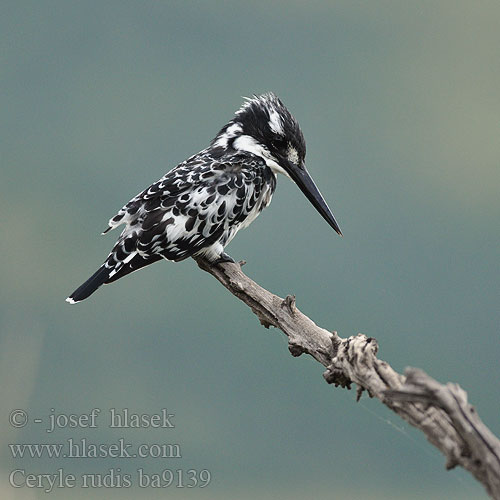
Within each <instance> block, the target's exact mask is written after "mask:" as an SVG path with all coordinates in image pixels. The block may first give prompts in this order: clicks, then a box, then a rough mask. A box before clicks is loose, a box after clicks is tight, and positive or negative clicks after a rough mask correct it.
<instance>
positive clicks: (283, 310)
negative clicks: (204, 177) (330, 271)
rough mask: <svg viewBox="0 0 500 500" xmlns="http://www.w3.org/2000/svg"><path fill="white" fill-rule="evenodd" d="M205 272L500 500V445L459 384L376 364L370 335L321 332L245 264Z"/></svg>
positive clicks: (330, 375) (332, 379) (295, 350)
mask: <svg viewBox="0 0 500 500" xmlns="http://www.w3.org/2000/svg"><path fill="white" fill-rule="evenodd" d="M195 260H196V262H197V263H198V266H199V267H200V268H201V269H203V270H204V271H206V272H208V273H210V274H211V275H212V276H214V277H215V278H216V279H217V280H219V281H220V282H221V283H222V284H223V285H224V286H225V287H226V288H227V289H228V290H229V291H230V292H231V293H232V294H233V295H235V296H236V297H237V298H239V299H240V300H241V301H243V302H244V303H245V304H247V305H248V306H249V307H250V308H251V309H252V311H253V312H254V313H255V314H256V315H257V317H258V318H259V320H260V322H261V324H262V325H264V326H265V327H266V328H269V327H270V326H274V327H276V328H279V329H280V330H281V331H282V332H283V333H285V335H286V336H287V337H288V349H289V351H290V353H291V354H292V356H300V355H301V354H303V353H306V354H309V355H310V356H312V357H313V358H314V359H315V360H317V361H318V362H319V363H321V364H322V365H323V366H324V367H326V371H325V372H324V373H323V377H324V378H325V380H326V381H327V382H328V383H329V384H334V385H335V386H340V387H345V388H348V389H350V387H351V384H352V383H355V384H356V385H357V399H359V398H360V397H361V394H362V392H363V391H366V392H367V393H368V394H369V395H370V396H371V397H375V398H377V399H379V400H380V401H381V402H382V403H383V404H384V405H386V406H387V407H388V408H390V409H391V410H392V411H394V412H395V413H396V414H398V415H399V416H400V417H401V418H403V419H404V420H406V421H407V422H408V423H409V424H411V425H413V426H414V427H416V428H417V429H420V430H421V431H422V432H423V433H424V434H425V436H426V437H427V439H428V440H429V442H431V443H432V444H433V445H434V446H436V447H437V448H438V449H439V450H440V451H441V452H442V453H443V454H444V455H445V457H446V459H447V461H446V467H447V468H448V469H452V468H453V467H455V466H457V465H459V466H461V467H463V468H464V469H466V470H468V471H469V472H471V473H472V474H473V475H474V477H475V478H476V479H477V480H478V481H479V482H481V483H482V484H483V486H484V487H485V488H486V491H487V492H488V494H489V495H490V496H491V497H492V498H495V499H500V441H499V440H498V438H496V437H495V436H494V435H493V433H492V432H491V431H490V430H489V429H488V428H487V427H486V426H485V425H484V424H483V422H482V421H481V419H480V418H479V416H478V415H477V413H476V412H475V410H474V408H473V407H472V406H470V405H469V404H468V402H467V393H466V392H465V391H464V390H462V389H461V388H460V387H459V386H458V385H457V384H450V383H449V384H446V385H442V384H440V383H439V382H437V381H436V380H434V379H432V378H431V377H429V376H428V375H426V374H425V373H424V372H423V371H421V370H418V369H416V368H407V369H406V371H405V375H401V374H399V373H397V372H396V371H394V370H393V369H392V368H391V367H390V365H389V364H388V363H386V362H385V361H381V360H379V359H378V358H377V357H376V354H377V351H378V344H377V341H376V340H375V339H373V338H371V337H366V336H365V335H363V334H361V333H360V334H358V335H356V336H355V337H349V338H346V339H343V338H340V337H339V336H338V335H337V333H336V332H329V331H328V330H325V329H324V328H321V327H319V326H317V325H316V324H315V323H314V322H313V321H312V320H311V319H310V318H308V317H307V316H306V315H304V314H303V313H301V312H300V311H299V309H298V308H297V306H296V304H295V297H294V296H290V295H289V296H287V297H286V298H285V299H283V298H281V297H278V296H277V295H274V294H273V293H271V292H269V291H268V290H266V289H264V288H262V287H261V286H259V285H258V284H257V283H255V282H254V281H252V280H251V279H250V278H249V277H248V276H246V275H245V274H244V273H243V272H242V270H241V265H243V264H244V262H240V263H239V264H232V263H222V264H217V265H211V264H210V263H209V262H208V261H206V260H204V259H200V258H196V259H195Z"/></svg>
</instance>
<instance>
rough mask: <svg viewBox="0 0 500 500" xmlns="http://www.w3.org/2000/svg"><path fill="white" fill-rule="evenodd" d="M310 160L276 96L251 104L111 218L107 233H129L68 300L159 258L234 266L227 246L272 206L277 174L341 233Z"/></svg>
mask: <svg viewBox="0 0 500 500" xmlns="http://www.w3.org/2000/svg"><path fill="white" fill-rule="evenodd" d="M305 155H306V144H305V141H304V136H303V135H302V131H301V130H300V127H299V124H298V123H297V121H296V120H295V118H294V117H293V116H292V115H291V114H290V112H289V111H288V110H287V108H286V107H285V106H284V105H283V103H282V102H281V100H280V99H279V98H278V97H277V96H276V95H274V94H273V93H267V94H263V95H260V96H253V97H252V98H249V99H246V101H245V102H244V103H243V105H242V106H241V108H240V109H239V110H238V111H236V113H235V116H234V118H233V119H232V120H231V121H230V122H229V123H228V124H227V125H225V126H224V127H223V128H222V129H221V130H220V132H219V133H218V134H217V136H216V137H215V139H214V140H213V141H212V142H211V143H210V145H209V146H208V148H206V149H204V150H202V151H200V152H199V153H198V154H195V155H194V156H191V157H190V158H188V159H187V160H185V161H184V162H182V163H180V164H179V165H177V166H176V167H175V168H173V169H172V170H170V171H169V172H167V173H166V174H165V175H164V176H163V177H162V178H161V179H160V180H158V181H157V182H155V183H153V184H152V185H151V186H149V187H148V188H147V189H145V190H144V191H142V192H141V193H139V194H138V195H137V196H136V197H135V198H132V199H131V200H130V201H129V202H128V203H127V204H126V205H125V206H124V207H123V208H122V209H121V210H120V211H119V212H118V214H117V215H115V216H114V217H113V218H112V219H110V221H109V227H108V228H107V229H106V231H104V233H107V232H108V231H109V230H110V229H114V228H115V227H117V226H119V225H121V224H124V225H125V228H124V229H123V231H122V233H121V234H120V236H119V238H118V241H117V242H116V244H115V246H114V247H113V249H112V250H111V252H110V254H109V255H108V257H107V259H106V261H105V262H104V264H103V265H102V266H101V267H100V268H99V269H98V270H97V271H96V272H95V273H94V274H93V275H92V276H91V277H90V278H89V279H88V280H87V281H86V282H85V283H83V285H81V286H80V287H79V288H77V289H76V290H75V291H74V292H73V293H72V294H71V295H70V296H69V297H68V298H67V299H66V300H67V302H69V303H71V304H75V303H76V302H80V301H82V300H84V299H86V298H87V297H88V296H89V295H91V294H92V293H94V292H95V291H96V290H97V289H98V288H99V287H100V286H101V285H103V284H108V283H112V282H113V281H116V280H118V279H120V278H122V277H123V276H125V275H127V274H129V273H131V272H133V271H137V270H138V269H141V268H142V267H144V266H147V265H149V264H152V263H153V262H157V261H159V260H161V259H166V260H171V261H174V262H178V261H181V260H184V259H186V258H187V257H190V256H202V257H205V258H206V259H208V260H209V261H212V262H214V263H219V262H225V261H226V262H227V261H229V262H234V261H233V260H232V259H231V257H230V256H229V255H227V254H226V253H225V252H224V248H225V247H226V245H227V244H228V243H229V242H230V241H231V240H232V239H233V238H234V236H235V235H236V233H237V232H238V231H239V230H240V229H243V228H245V227H247V226H248V225H249V224H250V223H251V222H252V221H253V220H254V219H255V218H256V217H257V216H258V215H259V214H260V212H261V211H262V210H263V209H264V208H265V207H267V206H268V205H269V203H270V202H271V197H272V195H273V193H274V190H275V188H276V178H277V174H283V175H285V176H287V177H289V178H291V179H292V181H294V182H295V183H296V184H297V186H298V187H299V188H300V189H301V190H302V192H303V193H304V194H305V195H306V196H307V198H308V199H309V201H310V202H311V203H312V204H313V205H314V207H315V208H316V210H317V211H318V212H319V213H320V214H321V215H322V216H323V218H324V219H325V220H326V221H327V222H328V224H329V225H330V226H331V227H332V228H333V229H335V231H337V233H339V234H340V235H342V233H341V231H340V228H339V226H338V224H337V222H336V220H335V217H334V216H333V214H332V212H331V211H330V209H329V208H328V205H327V204H326V202H325V200H324V199H323V197H322V196H321V193H320V192H319V190H318V188H317V187H316V185H315V184H314V181H313V180H312V178H311V176H310V175H309V173H308V172H307V170H306V167H305V164H304V158H305ZM104 233H103V234H104Z"/></svg>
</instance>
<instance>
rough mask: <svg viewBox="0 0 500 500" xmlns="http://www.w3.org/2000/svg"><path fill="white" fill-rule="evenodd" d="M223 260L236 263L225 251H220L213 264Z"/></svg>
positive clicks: (221, 262)
mask: <svg viewBox="0 0 500 500" xmlns="http://www.w3.org/2000/svg"><path fill="white" fill-rule="evenodd" d="M224 262H230V263H231V264H236V261H235V260H234V259H233V258H232V257H231V256H230V255H228V254H227V253H226V252H222V253H221V254H220V256H219V258H218V259H217V260H216V261H214V264H215V265H217V264H223V263H224Z"/></svg>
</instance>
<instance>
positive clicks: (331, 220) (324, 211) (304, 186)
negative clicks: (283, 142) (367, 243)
mask: <svg viewBox="0 0 500 500" xmlns="http://www.w3.org/2000/svg"><path fill="white" fill-rule="evenodd" d="M285 162H286V167H287V168H286V171H287V172H288V173H289V175H290V177H291V178H292V180H293V181H294V182H295V184H297V186H299V188H300V190H301V191H302V192H303V193H304V194H305V195H306V197H307V199H308V200H309V201H310V202H311V203H312V205H313V207H314V208H315V209H316V210H317V211H318V212H319V213H320V214H321V216H322V217H323V219H325V220H326V222H328V224H329V225H330V226H331V227H332V228H333V229H335V231H337V233H338V234H340V236H342V231H341V230H340V227H339V225H338V224H337V221H336V220H335V217H334V216H333V214H332V211H331V210H330V209H329V208H328V205H327V204H326V201H325V200H324V198H323V196H321V193H320V192H319V189H318V188H317V187H316V184H315V183H314V181H313V180H312V177H311V176H310V175H309V172H308V171H307V170H306V167H305V165H302V166H301V167H299V166H297V165H294V164H293V163H291V162H289V161H287V160H285Z"/></svg>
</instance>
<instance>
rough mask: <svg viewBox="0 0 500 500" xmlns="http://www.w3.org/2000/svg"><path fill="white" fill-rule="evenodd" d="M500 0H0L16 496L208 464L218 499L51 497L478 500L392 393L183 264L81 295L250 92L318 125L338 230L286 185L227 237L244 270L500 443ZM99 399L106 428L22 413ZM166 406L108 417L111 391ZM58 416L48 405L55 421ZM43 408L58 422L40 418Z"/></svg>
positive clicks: (6, 492) (3, 360)
mask: <svg viewBox="0 0 500 500" xmlns="http://www.w3.org/2000/svg"><path fill="white" fill-rule="evenodd" d="M499 19H500V7H499V4H498V2H486V1H484V2H482V1H480V2H459V1H440V2H434V1H419V2H412V1H401V2H394V1H373V2H372V1H366V2H357V1H335V2H326V1H307V2H306V1H286V2H285V1H274V2H264V1H262V2H261V1H252V2H226V1H219V2H215V1H211V2H191V1H145V2H139V1H136V2H130V1H128V2H127V1H106V2H95V1H81V2H77V1H33V2H29V1H24V0H22V1H21V0H16V1H5V0H4V1H2V2H1V15H0V44H1V53H0V79H1V86H0V87H1V89H0V91H1V102H0V109H1V124H0V125H1V130H0V141H1V165H2V169H1V177H0V186H1V190H2V193H1V197H0V204H1V205H0V206H1V214H2V217H1V222H0V224H1V238H0V253H1V264H0V265H1V276H2V287H1V292H0V294H1V296H0V327H1V337H0V380H1V385H0V397H1V408H2V414H1V419H2V420H1V427H0V429H1V431H0V445H1V452H0V455H1V461H0V466H1V472H2V483H1V486H0V496H1V497H2V498H6V499H8V498H13V499H18V498H19V499H21V498H22V499H24V498H27V499H29V498H48V497H47V496H46V495H45V494H44V493H42V492H40V491H34V490H28V489H27V488H23V489H17V490H14V489H13V488H11V487H10V486H9V485H8V483H7V473H8V471H10V470H12V469H13V468H25V469H26V470H27V471H29V472H55V471H56V470H57V469H58V468H59V467H63V468H64V469H65V471H66V472H72V473H75V474H80V473H84V472H101V473H105V472H106V471H107V470H108V469H109V468H112V467H114V468H115V469H116V468H117V467H120V468H121V470H122V472H124V473H125V472H127V471H135V470H136V469H138V468H139V467H143V468H144V469H145V470H146V471H147V472H150V473H151V472H160V471H161V470H163V469H164V468H174V469H177V468H182V469H189V468H196V469H203V468H206V469H209V470H210V471H211V472H212V475H213V481H212V484H211V485H210V486H209V487H207V488H206V489H202V490H186V489H175V488H170V489H166V490H159V491H158V490H152V489H144V490H142V491H140V492H137V491H135V490H133V491H132V490H112V491H111V490H105V489H95V490H92V491H88V490H82V489H80V488H75V489H74V490H60V491H57V492H55V493H52V494H51V496H53V497H56V498H69V499H72V498H115V497H116V498H118V497H120V498H139V497H140V498H145V499H149V498H175V499H177V498H179V499H180V498H200V499H212V498H213V499H226V498H227V499H234V498H238V499H253V498H273V499H274V498H276V499H287V500H291V499H301V498H314V499H335V500H340V499H358V498H359V499H361V498H363V499H364V498H369V499H372V498H394V499H396V498H397V499H400V498H408V499H439V498H444V497H453V498H463V499H469V498H486V494H485V493H484V491H483V489H482V487H481V486H480V485H478V484H477V483H476V482H475V481H474V480H473V479H472V478H470V477H469V476H468V475H467V474H466V473H464V472H463V471H451V472H446V471H445V469H444V462H445V461H444V458H443V457H442V456H441V455H440V454H439V453H438V452H437V451H435V450H434V449H433V448H432V447H431V445H429V444H428V443H427V442H426V441H425V438H424V437H423V436H421V435H420V434H419V433H417V432H416V431H414V430H413V429H410V428H409V427H408V426H407V425H406V424H405V423H403V422H401V421H399V420H398V418H397V417H395V416H392V415H391V414H390V413H389V412H387V411H385V410H384V408H382V407H381V405H380V404H379V403H378V402H376V401H371V400H369V399H367V398H364V399H363V400H362V402H361V403H359V404H357V403H355V401H354V399H355V393H354V392H353V391H350V392H349V391H345V390H340V389H334V388H332V387H330V386H328V385H327V384H326V383H325V382H324V381H323V379H322V376H321V375H322V367H321V366H320V365H318V364H317V363H316V362H314V361H313V360H311V359H308V358H307V357H301V358H298V359H294V358H292V357H291V356H290V355H289V354H288V352H287V345H286V339H285V337H284V336H283V335H282V334H281V333H280V332H279V331H276V330H269V331H268V330H265V329H264V328H262V327H260V325H259V323H258V321H257V319H256V318H255V317H254V316H253V315H252V314H251V312H250V311H249V310H248V309H247V308H246V307H245V306H244V305H243V304H241V303H240V302H238V301H237V300H236V299H235V298H234V297H232V296H231V295H230V294H229V293H228V292H227V291H226V290H224V289H223V288H222V287H221V286H220V285H219V284H218V283H217V282H216V281H215V280H214V279H213V278H212V277H210V276H209V275H207V274H205V273H203V272H202V271H200V270H199V269H198V268H197V266H196V265H195V263H194V262H193V261H192V260H191V259H190V260H188V261H185V262H183V263H180V264H169V263H158V264H155V265H153V266H151V267H150V268H148V269H145V270H143V271H141V272H139V273H136V274H134V275H132V276H130V277H127V278H124V279H123V280H121V281H119V282H117V283H115V284H113V285H112V286H109V287H105V288H103V289H101V290H99V292H98V293H96V294H95V295H94V296H92V298H91V299H89V300H88V301H86V302H84V303H82V304H79V305H78V306H69V305H68V304H66V303H65V302H64V299H65V297H66V296H67V295H68V294H69V293H70V292H72V291H73V290H74V289H75V288H76V286H78V285H79V284H80V283H81V282H82V281H84V280H85V279H86V278H87V277H88V276H89V275H90V274H91V273H92V272H93V271H94V270H95V269H96V268H97V267H98V266H99V265H100V263H101V262H102V261H103V259H104V258H105V256H106V255H107V251H108V250H109V249H110V247H111V245H112V244H113V242H114V239H115V237H116V236H117V233H116V232H114V233H112V234H111V235H109V234H108V235H107V236H102V237H101V236H99V233H100V232H101V231H102V230H103V229H104V228H105V227H106V224H107V220H108V218H109V217H111V216H113V215H114V214H115V212H116V211H117V210H118V209H119V208H120V207H121V206H122V205H123V204H124V203H125V202H127V201H128V200H129V199H130V198H131V197H132V196H134V195H135V194H136V193H137V192H139V191H140V190H142V189H143V188H144V187H146V186H148V185H149V184H150V183H151V182H153V181H154V180H156V179H158V178H159V177H161V176H162V175H163V173H164V172H166V171H167V170H169V169H170V168H172V167H173V166H175V165H176V164H177V163H178V162H180V161H182V160H183V159H185V158H186V157H187V156H189V155H191V154H193V153H196V152H197V151H199V150H200V149H202V148H203V147H205V146H206V145H207V144H208V142H209V141H210V140H211V139H212V137H213V136H214V135H215V134H216V132H217V131H218V130H219V128H220V127H221V126H222V125H224V123H225V122H227V121H228V120H229V119H230V118H231V117H232V114H233V112H234V111H235V110H236V109H237V108H238V107H239V106H240V104H241V102H242V99H241V96H248V95H251V94H253V93H260V92H264V91H268V90H272V91H274V92H276V93H277V94H278V95H279V96H280V97H281V98H282V99H283V101H284V102H285V104H286V105H287V106H288V107H289V109H290V110H291V111H292V113H293V114H294V115H295V117H296V118H297V119H298V121H299V123H300V124H301V126H302V129H303V131H304V135H305V137H306V140H307V146H308V155H307V159H306V160H307V164H308V168H309V171H310V172H311V174H312V175H313V177H314V178H315V180H316V183H317V184H318V185H319V187H320V188H321V191H322V192H323V194H324V196H325V198H326V199H327V201H328V202H329V204H330V206H331V208H332V209H333V212H334V213H335V215H336V217H337V219H338V221H339V224H340V226H341V228H342V230H343V232H344V235H345V237H344V238H339V237H338V236H337V235H336V234H335V233H334V232H333V231H332V230H331V229H330V228H329V227H328V226H327V224H326V223H325V222H324V221H323V220H322V219H321V217H320V216H319V215H318V214H317V213H316V212H315V211H314V209H313V208H312V207H311V206H310V205H309V203H308V202H307V200H306V199H305V197H304V196H303V195H302V194H301V193H300V191H299V190H298V189H297V188H296V187H295V186H294V185H293V184H292V183H291V182H289V181H288V180H287V179H284V178H280V179H279V180H278V189H277V192H276V194H275V197H274V199H273V203H272V205H271V207H269V208H268V209H267V210H266V211H265V212H264V213H263V214H262V216H261V217H260V218H259V219H258V220H257V221H256V222H255V223H254V224H253V225H252V226H251V227H250V228H249V229H247V230H246V231H243V232H241V233H239V234H238V237H237V238H236V239H235V240H234V242H232V243H231V245H230V246H229V247H228V252H229V253H230V254H231V255H232V256H233V257H235V258H237V259H243V258H244V259H246V260H247V262H248V263H247V265H246V267H245V272H246V273H247V274H248V275H249V276H251V277H252V278H253V279H255V280H256V281H257V282H258V283H260V284H261V285H262V286H264V287H266V288H268V289H269V290H271V291H273V292H275V293H277V294H280V295H282V296H284V295H286V294H287V293H294V294H296V296H297V304H298V306H299V308H300V309H301V310H302V311H303V312H305V313H306V314H308V315H309V316H310V317H311V318H313V319H314V320H315V322H316V323H318V324H319V325H321V326H323V327H325V328H328V329H332V330H337V331H338V332H339V334H340V335H341V336H344V337H345V336H349V335H354V334H356V333H358V332H363V333H365V334H367V335H370V336H373V337H376V338H377V340H378V341H379V344H380V351H379V357H380V358H381V359H385V360H387V361H388V362H389V363H390V364H391V365H392V366H393V367H394V368H395V369H397V370H399V371H402V370H403V369H404V368H405V367H406V366H417V367H420V368H422V369H424V370H425V371H427V372H428V373H429V374H430V375H432V376H433V377H435V378H437V379H438V380H440V381H443V382H446V381H456V382H458V383H460V384H461V385H462V386H463V387H464V388H465V389H466V390H467V391H468V394H469V398H470V401H471V402H472V403H473V404H474V405H475V406H476V408H477V410H478V411H479V413H480V415H481V417H482V418H483V420H484V421H485V423H486V424H487V425H488V426H489V427H490V428H491V429H492V431H493V432H495V433H496V434H497V435H498V434H500V420H499V410H500V404H499V385H498V381H499V380H500V368H499V363H498V358H499V356H500V347H499V341H498V339H499V337H498V327H499V312H498V298H499V279H498V278H499V273H498V271H499V268H498V249H499V247H500V241H499V239H500V238H499V223H498V220H499V212H500V210H499V209H500V203H499V195H498V187H499V181H500V175H499V158H500V140H499V125H500V121H499V116H500V92H499V89H500V30H499V29H498V25H499ZM94 407H99V408H101V409H102V411H103V417H102V420H101V421H100V423H101V425H100V426H99V429H96V430H87V431H85V430H82V429H72V430H60V431H57V432H55V433H53V434H52V435H50V434H48V433H46V432H45V430H44V429H45V427H44V426H41V425H38V426H37V425H36V424H30V425H28V426H27V427H25V428H23V429H19V430H15V429H13V428H11V427H10V426H9V425H8V421H7V416H8V414H9V412H10V411H11V410H12V409H14V408H24V409H26V410H27V411H28V412H29V414H30V418H35V417H40V418H44V419H46V418H47V416H48V415H49V413H50V409H51V408H54V409H55V412H56V413H84V412H89V411H90V410H91V409H92V408H94ZM125 407H127V408H130V410H131V411H135V412H147V413H153V412H158V411H159V410H160V409H161V408H164V407H166V408H168V410H169V411H170V412H172V413H175V415H176V417H175V424H176V428H175V429H173V430H168V431H161V430H151V429H144V430H123V429H122V430H117V429H115V430H113V429H109V428H108V427H107V425H106V420H105V419H106V418H107V417H106V412H107V411H108V410H109V408H118V409H120V408H125ZM44 421H45V420H44ZM44 425H45V424H44ZM67 437H73V438H75V439H78V438H81V437H87V438H88V440H89V441H92V442H113V441H116V440H117V439H119V438H120V437H124V438H125V440H126V441H130V442H133V443H161V442H167V443H179V444H180V445H181V448H182V454H183V458H182V459H180V460H159V459H150V460H143V461H139V460H137V461H136V460H121V461H118V460H111V459H109V460H108V459H95V460H90V459H89V460H73V461H70V460H69V459H67V460H61V461H58V460H54V459H53V460H50V459H43V460H42V459H38V460H27V459H26V460H12V459H11V458H9V451H8V448H7V443H40V442H41V443H46V442H60V441H64V440H65V439H66V438H67Z"/></svg>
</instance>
